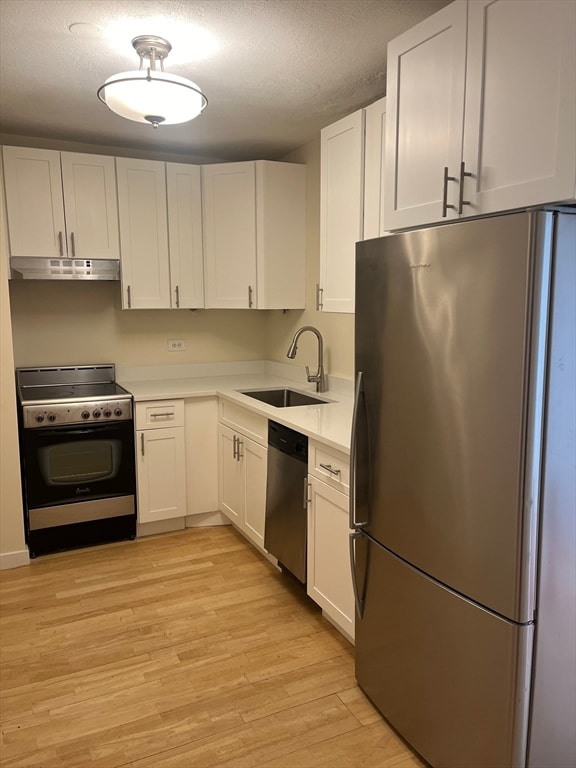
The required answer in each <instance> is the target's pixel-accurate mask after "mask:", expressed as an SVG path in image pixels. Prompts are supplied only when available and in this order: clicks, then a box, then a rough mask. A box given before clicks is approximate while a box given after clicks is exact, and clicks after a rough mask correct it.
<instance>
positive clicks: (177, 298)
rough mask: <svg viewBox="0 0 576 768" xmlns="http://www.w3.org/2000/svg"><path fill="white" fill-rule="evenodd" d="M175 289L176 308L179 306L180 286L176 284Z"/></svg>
mask: <svg viewBox="0 0 576 768" xmlns="http://www.w3.org/2000/svg"><path fill="white" fill-rule="evenodd" d="M175 290H176V308H177V309H179V308H180V286H179V285H177V286H176V289H175Z"/></svg>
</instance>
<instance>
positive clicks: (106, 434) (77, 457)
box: [22, 421, 136, 510]
mask: <svg viewBox="0 0 576 768" xmlns="http://www.w3.org/2000/svg"><path fill="white" fill-rule="evenodd" d="M22 459H23V474H24V478H23V479H24V493H25V497H26V507H27V509H28V510H31V509H35V508H39V507H49V506H55V505H59V504H75V503H78V502H83V501H93V500H96V499H107V498H112V497H120V496H127V495H132V496H133V495H134V493H135V487H136V474H135V460H134V426H133V422H132V421H121V422H114V423H107V424H97V425H92V424H91V425H90V426H82V425H75V426H69V427H55V428H41V429H27V430H24V431H23V433H22Z"/></svg>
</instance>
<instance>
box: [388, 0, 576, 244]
mask: <svg viewBox="0 0 576 768" xmlns="http://www.w3.org/2000/svg"><path fill="white" fill-rule="evenodd" d="M575 49H576V3H573V2H564V0H548V1H547V2H534V1H533V0H471V1H470V2H466V0H457V2H454V3H452V4H451V5H449V6H447V7H446V8H443V9H442V10H440V11H439V12H438V13H436V14H434V15H433V16H431V17H430V18H428V19H425V20H424V21H423V22H422V23H420V24H418V25H417V26H415V27H413V28H412V29H410V30H408V31H407V32H406V33H405V34H403V35H401V36H400V37H398V38H397V39H396V40H393V41H392V42H391V43H390V44H389V46H388V89H387V99H388V104H387V108H388V115H387V132H386V146H387V155H386V181H385V226H386V228H387V229H402V228H408V227H414V226H420V225H423V224H428V223H431V222H441V221H446V220H449V219H452V218H457V217H459V216H475V215H479V214H486V213H496V212H499V211H504V210H511V209H515V208H523V207H526V206H531V205H538V204H544V203H554V202H563V201H568V200H573V199H574V197H575V187H576V143H575V141H574V135H575V133H576V54H575Z"/></svg>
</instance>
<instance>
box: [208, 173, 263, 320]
mask: <svg viewBox="0 0 576 768" xmlns="http://www.w3.org/2000/svg"><path fill="white" fill-rule="evenodd" d="M202 196H203V203H204V254H205V281H206V282H205V298H206V306H207V307H213V308H230V307H231V308H238V307H239V308H244V307H248V308H251V307H254V306H256V303H255V302H256V167H255V165H254V163H252V162H249V163H222V164H218V165H206V166H203V168H202Z"/></svg>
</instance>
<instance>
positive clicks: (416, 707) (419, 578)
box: [356, 539, 533, 768]
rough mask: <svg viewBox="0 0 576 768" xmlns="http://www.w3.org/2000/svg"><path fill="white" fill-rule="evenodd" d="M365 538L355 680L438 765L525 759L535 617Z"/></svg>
mask: <svg viewBox="0 0 576 768" xmlns="http://www.w3.org/2000/svg"><path fill="white" fill-rule="evenodd" d="M366 541H367V542H368V572H367V579H366V582H365V598H366V600H365V605H364V612H363V618H362V619H361V620H357V622H356V677H357V679H358V683H359V685H360V687H361V688H362V689H363V690H364V692H365V693H366V695H367V696H368V697H369V698H370V699H371V700H372V701H373V702H374V704H375V705H376V707H378V709H379V710H380V712H381V713H382V714H383V715H384V717H385V718H386V719H387V720H388V721H389V722H390V723H391V725H393V726H394V728H396V729H397V730H398V732H399V733H400V735H401V736H402V737H403V738H404V739H406V741H408V742H409V744H411V745H412V747H414V749H416V751H418V752H419V753H420V754H421V755H422V756H423V757H424V758H425V759H426V760H427V761H428V762H429V763H430V764H431V765H432V766H435V768H463V767H464V766H465V767H466V768H520V767H521V766H524V764H525V763H524V759H525V747H526V721H527V699H528V693H527V689H528V682H529V676H528V669H529V664H528V663H527V659H528V658H529V655H530V650H531V643H532V631H533V626H532V625H516V624H514V623H512V622H510V621H508V620H506V619H502V618H500V617H498V616H496V615H495V614H492V613H490V612H488V611H486V610H484V609H483V608H480V607H478V606H476V605H474V604H473V603H471V602H470V601H468V600H466V599H464V598H462V597H460V596H459V595H457V594H455V593H454V592H452V591H450V590H448V589H447V588H445V587H443V586H441V585H439V584H438V583H436V582H434V581H433V580H431V579H429V578H428V577H426V576H424V575H423V574H421V573H420V572H418V571H416V570H415V569H414V568H412V567H411V566H409V565H407V564H405V563H403V562H402V561H401V560H400V559H399V558H397V557H396V556H395V555H392V554H391V553H389V552H387V550H385V549H384V548H383V547H381V546H380V545H378V544H375V543H373V542H371V541H370V540H368V539H366Z"/></svg>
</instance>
